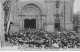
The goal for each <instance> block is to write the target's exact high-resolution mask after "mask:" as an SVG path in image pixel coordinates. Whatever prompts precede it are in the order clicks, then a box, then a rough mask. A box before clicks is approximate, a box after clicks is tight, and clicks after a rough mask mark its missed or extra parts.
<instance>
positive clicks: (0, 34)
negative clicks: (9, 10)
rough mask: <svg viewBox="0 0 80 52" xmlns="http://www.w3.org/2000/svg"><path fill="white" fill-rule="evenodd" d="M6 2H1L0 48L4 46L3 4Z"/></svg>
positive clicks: (0, 0)
mask: <svg viewBox="0 0 80 52" xmlns="http://www.w3.org/2000/svg"><path fill="white" fill-rule="evenodd" d="M3 1H4V0H0V46H1V47H2V46H3V45H4V40H5V39H4V12H3V6H2V3H3Z"/></svg>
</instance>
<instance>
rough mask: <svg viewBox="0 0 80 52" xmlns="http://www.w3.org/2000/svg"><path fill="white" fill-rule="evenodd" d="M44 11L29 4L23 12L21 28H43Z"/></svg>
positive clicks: (21, 14)
mask: <svg viewBox="0 0 80 52" xmlns="http://www.w3.org/2000/svg"><path fill="white" fill-rule="evenodd" d="M41 15H42V11H41V9H40V8H39V7H38V6H37V5H35V4H28V5H26V6H24V7H23V8H22V10H21V13H20V16H21V20H20V21H21V22H20V23H22V24H21V27H22V28H24V29H25V28H34V29H40V28H42V16H41Z"/></svg>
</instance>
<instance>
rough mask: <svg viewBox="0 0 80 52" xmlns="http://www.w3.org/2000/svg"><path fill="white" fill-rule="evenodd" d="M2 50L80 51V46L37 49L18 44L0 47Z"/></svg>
mask: <svg viewBox="0 0 80 52" xmlns="http://www.w3.org/2000/svg"><path fill="white" fill-rule="evenodd" d="M0 51H80V48H74V49H43V48H42V49H37V48H25V49H24V48H19V47H18V46H14V47H10V46H5V47H2V48H0Z"/></svg>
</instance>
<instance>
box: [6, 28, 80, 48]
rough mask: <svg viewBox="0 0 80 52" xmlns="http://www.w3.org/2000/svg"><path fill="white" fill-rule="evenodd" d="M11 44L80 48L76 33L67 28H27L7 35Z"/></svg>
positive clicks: (78, 37) (79, 39)
mask: <svg viewBox="0 0 80 52" xmlns="http://www.w3.org/2000/svg"><path fill="white" fill-rule="evenodd" d="M7 39H8V42H10V43H11V44H12V45H18V46H23V45H25V46H27V47H38V48H42V47H44V48H52V47H54V48H75V47H77V48H80V36H79V35H78V33H75V32H71V31H68V30H62V31H56V32H52V33H50V32H47V31H44V30H42V29H39V30H38V29H27V30H21V31H19V32H16V33H10V34H9V35H8V36H7Z"/></svg>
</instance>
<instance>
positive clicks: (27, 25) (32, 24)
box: [24, 19, 36, 29]
mask: <svg viewBox="0 0 80 52" xmlns="http://www.w3.org/2000/svg"><path fill="white" fill-rule="evenodd" d="M24 28H27V29H29V28H31V29H36V19H31V20H30V19H25V20H24Z"/></svg>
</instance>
